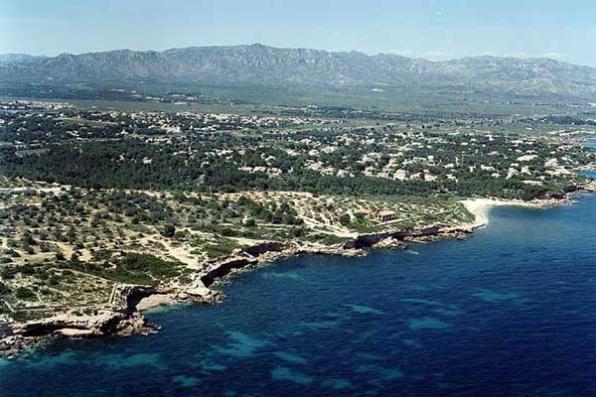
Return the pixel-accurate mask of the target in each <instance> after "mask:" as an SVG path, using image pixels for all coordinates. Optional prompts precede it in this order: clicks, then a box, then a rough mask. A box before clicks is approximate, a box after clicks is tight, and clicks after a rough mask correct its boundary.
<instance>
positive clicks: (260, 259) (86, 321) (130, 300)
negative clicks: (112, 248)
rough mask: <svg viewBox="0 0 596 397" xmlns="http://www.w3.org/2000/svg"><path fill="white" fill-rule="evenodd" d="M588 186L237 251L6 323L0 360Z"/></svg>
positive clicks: (432, 236)
mask: <svg viewBox="0 0 596 397" xmlns="http://www.w3.org/2000/svg"><path fill="white" fill-rule="evenodd" d="M595 190H596V185H595V184H594V183H593V182H591V183H588V184H586V185H580V186H578V187H577V189H574V190H573V191H569V192H566V193H565V194H564V195H563V197H557V198H552V197H549V198H543V199H535V200H532V201H523V200H503V199H496V198H467V199H463V200H461V201H460V202H461V203H462V205H463V206H464V207H465V208H466V210H467V211H468V212H470V214H472V215H473V217H474V220H473V221H471V222H469V223H466V224H462V225H458V226H450V227H445V226H443V225H430V226H427V227H424V228H420V229H415V230H389V231H383V232H377V233H369V234H360V235H358V236H356V237H354V238H352V239H350V240H347V241H345V242H343V243H340V244H336V245H322V244H312V243H310V244H304V243H297V242H294V241H290V242H275V241H264V242H261V243H258V244H256V245H253V246H250V247H247V248H244V249H241V250H237V251H236V252H235V253H233V254H231V255H228V256H226V257H223V258H219V259H218V260H215V261H212V262H209V263H206V264H205V267H204V268H203V269H201V270H200V271H198V272H196V274H194V275H193V282H192V283H191V285H190V286H188V285H187V286H180V285H169V286H160V287H148V286H142V285H121V287H120V289H119V291H117V293H115V297H114V302H113V304H112V306H111V307H110V308H106V310H104V311H102V312H101V313H100V315H95V316H70V315H69V314H68V313H66V314H62V315H59V316H55V317H50V318H45V319H42V320H34V321H30V322H26V323H17V322H9V323H8V324H7V326H8V329H9V330H10V331H9V333H8V335H6V334H5V335H4V336H3V335H0V357H8V358H14V357H17V356H18V355H19V354H21V353H23V352H25V351H27V350H30V349H32V348H35V347H36V346H38V345H40V344H41V343H43V342H46V341H51V340H53V339H56V338H74V339H76V338H89V337H105V336H110V335H117V336H130V335H135V334H148V333H152V332H155V331H156V330H157V329H158V327H155V326H152V325H150V324H148V323H147V322H146V320H145V318H144V316H143V313H144V312H145V311H146V310H149V309H153V308H156V307H159V306H165V305H171V304H178V303H182V304H183V303H204V304H216V303H219V302H221V301H222V300H223V298H224V294H223V293H222V292H221V291H220V290H218V289H212V288H211V287H213V286H216V287H217V286H219V285H221V284H223V283H225V282H228V281H229V280H230V279H231V278H233V277H235V276H236V275H238V274H241V273H243V272H247V271H252V270H254V269H256V268H259V267H262V266H265V265H269V264H271V263H273V262H275V261H278V260H283V259H288V258H291V257H295V256H299V255H313V254H314V255H339V256H346V257H355V256H364V255H366V253H367V251H368V249H374V248H384V249H387V248H390V249H395V248H397V249H406V248H407V244H408V243H410V242H416V243H427V242H432V241H437V240H442V239H447V238H458V239H463V238H465V237H467V236H469V235H470V234H472V233H473V231H474V230H475V229H478V228H481V227H484V226H486V225H488V224H489V222H490V219H489V213H490V210H491V209H492V208H493V207H503V206H510V207H511V206H515V207H525V208H534V209H544V208H550V207H553V206H557V205H561V204H567V203H569V202H570V201H571V200H570V196H572V195H575V194H577V193H581V192H589V191H595Z"/></svg>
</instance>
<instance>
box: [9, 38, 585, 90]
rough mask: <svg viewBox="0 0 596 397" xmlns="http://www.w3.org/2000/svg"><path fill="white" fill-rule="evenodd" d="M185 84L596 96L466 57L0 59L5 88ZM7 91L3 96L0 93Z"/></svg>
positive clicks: (312, 53)
mask: <svg viewBox="0 0 596 397" xmlns="http://www.w3.org/2000/svg"><path fill="white" fill-rule="evenodd" d="M147 82H151V83H158V84H166V85H167V84H175V85H177V86H180V85H184V84H188V85H193V86H201V85H208V86H222V87H228V88H229V87H232V88H233V87H236V86H237V87H245V86H252V87H255V86H257V87H268V88H275V89H283V88H289V89H294V90H305V91H309V92H316V91H321V92H329V91H332V92H335V93H340V94H341V93H342V92H345V93H354V92H358V93H367V95H369V94H370V95H373V94H372V93H377V94H379V95H383V94H382V93H383V92H385V91H387V92H391V93H393V94H392V95H396V92H402V93H405V92H423V93H429V94H433V93H435V94H436V93H441V92H448V93H458V92H459V93H468V94H470V95H479V96H489V97H490V96H491V95H501V96H502V95H506V96H511V97H543V96H547V97H560V98H568V99H570V98H574V99H582V100H583V99H585V100H590V99H592V98H594V97H596V69H595V68H591V67H588V66H577V65H573V64H569V63H565V62H560V61H556V60H552V59H545V58H527V59H526V58H524V59H519V58H505V57H493V56H479V57H468V58H461V59H454V60H448V61H441V62H433V61H429V60H424V59H415V58H407V57H404V56H399V55H394V54H378V55H367V54H364V53H361V52H356V51H352V52H329V51H322V50H313V49H301V48H300V49H287V48H274V47H268V46H264V45H261V44H252V45H240V46H216V47H189V48H181V49H171V50H166V51H161V52H159V51H130V50H117V51H108V52H94V53H86V54H80V55H73V54H61V55H58V56H55V57H38V56H28V55H23V54H13V55H4V56H0V90H4V89H6V87H10V85H11V84H14V83H19V84H48V85H54V86H57V85H61V84H62V85H64V84H71V85H72V84H80V83H83V84H91V85H97V84H99V83H101V84H117V83H125V84H128V85H129V86H134V85H135V84H141V83H144V84H146V83H147ZM1 93H2V92H1V91H0V94H1Z"/></svg>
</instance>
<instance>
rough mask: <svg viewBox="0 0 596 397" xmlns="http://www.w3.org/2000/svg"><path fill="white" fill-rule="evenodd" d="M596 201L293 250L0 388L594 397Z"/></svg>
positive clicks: (64, 345) (54, 356)
mask: <svg viewBox="0 0 596 397" xmlns="http://www.w3.org/2000/svg"><path fill="white" fill-rule="evenodd" d="M595 242H596V196H584V197H582V198H581V199H579V200H578V201H577V202H576V203H575V204H573V205H570V206H562V207H558V208H554V209H549V210H529V209H520V208H498V209H495V210H493V211H492V213H491V224H490V226H489V227H487V228H485V229H481V230H479V231H477V232H476V233H475V234H474V236H473V237H472V238H470V239H468V240H466V241H455V240H453V241H441V242H437V243H433V244H427V245H417V246H413V247H412V251H406V252H398V251H375V252H371V253H370V255H369V256H367V257H365V258H357V259H346V258H335V257H322V256H321V257H316V256H311V257H301V258H295V259H292V260H288V261H284V262H280V263H277V264H275V265H272V266H269V267H267V268H264V269H261V270H258V271H255V272H253V273H250V274H246V275H243V276H242V277H240V278H238V279H236V280H234V281H233V282H232V283H230V284H228V285H226V286H225V287H224V290H225V292H226V294H227V299H226V300H225V302H224V303H222V304H220V305H217V306H213V307H206V306H181V307H177V308H174V309H170V310H157V311H155V312H153V313H152V314H151V315H150V316H149V317H150V320H151V321H153V322H154V323H157V324H160V325H162V326H163V329H162V330H161V332H160V333H158V334H156V335H151V336H147V337H133V338H128V339H117V338H114V339H108V340H91V341H79V342H61V343H57V344H55V345H53V346H51V347H49V348H48V349H46V350H44V351H43V352H39V353H37V354H34V355H32V356H30V357H26V358H22V359H19V360H16V361H13V362H6V361H0V396H2V397H5V396H6V397H9V396H10V397H13V396H14V397H19V396H85V397H92V396H162V395H163V396H274V395H285V396H366V395H377V396H397V395H408V396H593V395H596V244H595Z"/></svg>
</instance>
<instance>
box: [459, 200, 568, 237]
mask: <svg viewBox="0 0 596 397" xmlns="http://www.w3.org/2000/svg"><path fill="white" fill-rule="evenodd" d="M563 202H566V200H540V201H538V200H535V201H523V200H501V199H493V198H473V199H466V200H462V201H461V203H462V204H463V205H464V207H466V209H467V210H468V211H469V212H470V213H471V214H472V215H474V222H472V223H468V224H466V225H464V226H465V227H466V228H470V229H477V228H479V227H483V226H486V225H488V223H489V216H488V214H489V212H490V210H491V208H493V207H526V208H536V209H540V208H548V207H552V206H554V205H557V204H561V203H563Z"/></svg>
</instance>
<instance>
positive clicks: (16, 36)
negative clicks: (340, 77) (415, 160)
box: [0, 0, 596, 66]
mask: <svg viewBox="0 0 596 397" xmlns="http://www.w3.org/2000/svg"><path fill="white" fill-rule="evenodd" d="M256 42H259V43H263V44H267V45H272V46H277V47H307V48H319V49H326V50H359V51H363V52H366V53H369V54H375V53H379V52H390V53H398V54H402V55H406V56H418V57H424V58H429V59H445V58H454V57H461V56H469V55H482V54H493V55H510V56H522V57H524V56H547V57H551V58H557V59H562V60H565V61H569V62H574V63H579V64H586V65H591V66H596V51H595V49H596V1H595V0H556V1H555V0H490V1H488V0H475V1H471V0H468V1H466V0H440V1H439V0H341V1H340V0H330V1H326V0H296V1H272V0H269V1H267V0H213V1H204V0H194V1H193V0H187V1H183V0H167V1H165V0H164V1H157V0H147V1H141V0H103V1H102V0H78V1H76V0H51V1H50V0H39V1H33V0H2V1H0V53H29V54H45V55H57V54H59V53H62V52H70V53H81V52H89V51H103V50H112V49H120V48H129V49H134V50H150V49H154V50H163V49H167V48H174V47H187V46H204V45H233V44H250V43H256Z"/></svg>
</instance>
